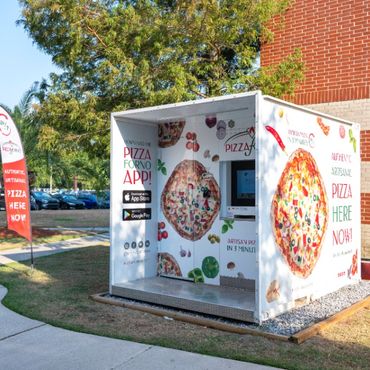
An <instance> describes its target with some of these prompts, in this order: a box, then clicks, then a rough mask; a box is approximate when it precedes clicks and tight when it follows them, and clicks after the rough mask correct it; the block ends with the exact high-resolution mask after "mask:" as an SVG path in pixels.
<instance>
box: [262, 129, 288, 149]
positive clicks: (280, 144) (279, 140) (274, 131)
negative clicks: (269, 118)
mask: <svg viewBox="0 0 370 370" xmlns="http://www.w3.org/2000/svg"><path fill="white" fill-rule="evenodd" d="M265 129H266V130H267V131H268V132H269V133H270V134H272V136H273V137H274V138H275V140H276V141H277V143H278V144H279V146H280V148H281V149H282V150H283V152H284V153H285V154H286V155H288V153H287V152H286V150H285V145H284V143H283V140H282V139H281V137H280V135H279V134H278V133H277V131H276V130H275V129H274V128H273V127H271V126H265Z"/></svg>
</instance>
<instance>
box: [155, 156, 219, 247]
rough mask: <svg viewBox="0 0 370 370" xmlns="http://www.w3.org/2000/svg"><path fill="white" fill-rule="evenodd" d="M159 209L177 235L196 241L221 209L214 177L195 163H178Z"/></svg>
mask: <svg viewBox="0 0 370 370" xmlns="http://www.w3.org/2000/svg"><path fill="white" fill-rule="evenodd" d="M161 208H162V212H163V214H164V215H165V217H166V219H167V220H168V222H169V223H170V224H171V225H172V226H173V227H174V229H175V230H176V231H177V232H178V233H179V235H180V236H181V237H183V238H185V239H188V240H192V241H195V240H198V239H200V238H202V236H203V235H204V234H205V233H206V232H207V231H208V230H209V229H210V228H211V226H212V224H213V222H214V220H215V218H216V216H217V215H218V212H219V210H220V189H219V187H218V184H217V182H216V180H215V179H214V177H213V175H212V174H210V173H209V172H208V171H207V170H206V168H205V167H204V166H203V165H202V164H201V163H200V162H198V161H196V160H184V161H182V162H180V163H179V164H178V165H177V166H176V167H175V169H174V170H173V172H172V174H171V176H170V177H169V179H168V181H167V183H166V185H165V187H164V189H163V192H162V195H161Z"/></svg>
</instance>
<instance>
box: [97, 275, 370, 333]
mask: <svg viewBox="0 0 370 370" xmlns="http://www.w3.org/2000/svg"><path fill="white" fill-rule="evenodd" d="M369 295H370V281H366V280H363V281H361V282H360V283H359V284H354V285H349V286H346V287H343V288H341V289H339V290H337V291H336V292H334V293H330V294H328V295H326V296H324V297H321V298H319V299H317V300H315V301H313V302H311V303H309V304H307V305H305V306H302V307H299V308H294V309H292V310H291V311H289V312H286V313H283V314H281V315H279V316H277V317H275V318H273V319H269V320H266V321H264V322H263V323H262V325H258V324H253V323H247V322H241V321H237V320H231V319H226V318H220V317H216V316H211V315H205V314H200V313H196V312H191V311H184V310H180V309H174V308H172V307H164V306H159V305H155V304H151V303H146V302H138V301H135V300H131V299H126V298H122V297H117V296H111V295H110V294H105V295H103V297H106V298H110V299H115V300H117V301H120V302H122V303H128V304H136V305H140V306H143V307H151V308H156V309H163V310H165V311H167V312H173V313H181V314H184V315H188V316H192V317H200V318H206V319H210V320H214V321H217V322H221V323H224V324H228V325H232V326H236V327H240V328H250V329H255V330H259V331H263V332H267V333H273V334H279V335H286V336H291V335H293V334H295V333H297V332H299V331H301V330H303V329H305V328H307V327H309V326H311V325H313V324H315V323H317V322H319V321H322V320H325V319H326V318H328V317H330V316H332V315H334V314H336V313H337V312H339V311H342V310H344V309H345V308H347V307H349V306H351V305H353V304H354V303H356V302H359V301H361V300H362V299H364V298H366V297H367V296H369ZM165 311H164V312H165ZM163 316H164V318H165V319H170V320H172V319H171V318H169V317H167V316H165V313H164V314H163Z"/></svg>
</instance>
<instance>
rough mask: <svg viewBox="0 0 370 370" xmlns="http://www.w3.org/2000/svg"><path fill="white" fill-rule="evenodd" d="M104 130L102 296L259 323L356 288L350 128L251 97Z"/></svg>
mask: <svg viewBox="0 0 370 370" xmlns="http://www.w3.org/2000/svg"><path fill="white" fill-rule="evenodd" d="M111 127H112V128H111V133H112V135H111V151H112V152H111V153H112V154H111V193H112V202H111V259H110V291H111V294H116V295H122V296H129V297H130V298H134V299H135V298H137V299H140V300H149V301H152V302H154V303H156V302H162V303H163V302H165V303H166V305H170V306H171V305H172V306H175V307H179V308H187V307H192V309H194V307H196V310H199V311H200V312H205V313H212V314H218V313H220V315H221V316H225V315H226V316H227V315H229V317H232V318H238V319H243V320H247V321H255V322H261V321H263V320H266V319H268V318H270V317H274V316H276V315H278V314H280V313H282V312H285V311H287V310H289V309H291V308H293V307H295V306H296V305H298V304H302V302H309V301H310V300H313V299H315V298H317V297H320V296H322V295H324V294H327V293H329V292H331V291H334V290H336V289H338V288H340V287H341V286H344V285H348V284H351V283H354V282H357V281H358V280H359V271H358V270H359V267H358V264H357V261H358V259H359V258H360V256H359V253H360V249H359V246H360V236H359V235H360V231H359V226H358V225H360V219H359V194H360V191H359V174H360V171H359V147H358V144H359V126H358V125H357V124H353V123H350V122H346V121H343V120H339V119H336V118H333V117H329V116H326V115H322V114H320V113H318V112H313V111H310V110H307V109H305V108H302V107H298V106H295V105H293V104H290V103H287V102H284V101H281V100H278V99H274V98H271V97H268V96H263V95H262V94H261V93H260V92H251V93H243V94H237V95H233V96H223V97H218V98H211V99H203V100H197V101H191V102H184V103H177V104H170V105H165V106H158V107H150V108H143V109H138V110H131V111H130V110H129V111H125V112H118V113H114V114H112V125H111ZM323 279H325V284H322V281H323ZM153 297H156V298H153ZM189 297H190V298H189ZM188 299H189V300H190V301H191V303H189V302H188V301H187V300H188ZM194 302H198V303H194ZM227 305H230V307H228V308H227V309H225V306H227ZM212 306H214V307H218V308H217V310H218V311H217V310H216V309H214V310H213V309H212V308H210V307H212ZM220 307H221V309H220ZM207 310H210V311H207ZM233 310H234V311H233ZM230 312H232V313H230ZM243 312H244V313H246V314H245V315H244V313H243Z"/></svg>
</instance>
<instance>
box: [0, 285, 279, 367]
mask: <svg viewBox="0 0 370 370" xmlns="http://www.w3.org/2000/svg"><path fill="white" fill-rule="evenodd" d="M6 293H7V290H6V288H4V287H3V286H1V285H0V301H1V300H2V299H3V297H4V296H5V295H6ZM0 359H1V360H0V368H2V369H8V370H24V369H27V370H41V369H42V370H48V369H51V370H59V369H61V370H66V369H68V370H73V369H78V370H85V369H86V370H95V369H96V370H105V369H107V370H108V369H117V370H119V369H122V370H123V369H125V370H141V369H143V370H147V369H150V370H190V369H191V370H214V369H222V370H223V369H232V370H252V369H253V370H264V369H265V370H267V369H273V368H271V367H267V366H262V365H256V364H251V363H246V362H240V361H234V360H226V359H223V358H217V357H211V356H204V355H199V354H195V353H190V352H184V351H178V350H174V349H169V348H162V347H157V346H150V345H145V344H140V343H134V342H128V341H124V340H118V339H111V338H106V337H99V336H96V335H90V334H83V333H77V332H72V331H68V330H64V329H60V328H56V327H53V326H50V325H47V324H45V323H43V322H40V321H36V320H31V319H28V318H26V317H24V316H21V315H18V314H16V313H14V312H13V311H10V310H8V309H7V308H5V307H4V306H3V305H2V304H0Z"/></svg>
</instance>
